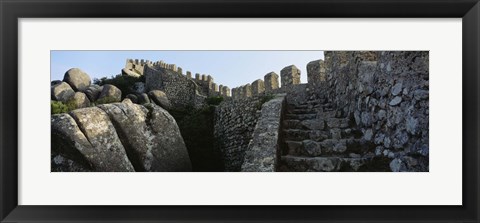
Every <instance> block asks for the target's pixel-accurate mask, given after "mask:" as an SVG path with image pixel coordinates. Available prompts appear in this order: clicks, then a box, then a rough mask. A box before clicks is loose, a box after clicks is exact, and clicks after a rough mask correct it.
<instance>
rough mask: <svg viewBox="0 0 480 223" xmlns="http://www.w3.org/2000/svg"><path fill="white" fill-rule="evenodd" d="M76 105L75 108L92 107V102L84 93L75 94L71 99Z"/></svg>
mask: <svg viewBox="0 0 480 223" xmlns="http://www.w3.org/2000/svg"><path fill="white" fill-rule="evenodd" d="M70 101H72V102H73V103H74V105H75V108H86V107H90V100H88V98H87V95H85V94H84V93H82V92H75V94H74V95H73V98H72V99H70Z"/></svg>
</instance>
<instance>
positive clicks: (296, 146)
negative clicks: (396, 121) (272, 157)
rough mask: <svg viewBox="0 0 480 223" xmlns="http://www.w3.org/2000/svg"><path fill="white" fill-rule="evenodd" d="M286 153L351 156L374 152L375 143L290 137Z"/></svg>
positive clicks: (310, 155)
mask: <svg viewBox="0 0 480 223" xmlns="http://www.w3.org/2000/svg"><path fill="white" fill-rule="evenodd" d="M284 142H285V149H286V151H284V153H285V154H288V155H302V156H309V157H315V156H332V155H334V156H349V155H350V154H359V155H364V154H367V153H369V152H372V151H373V150H374V148H375V145H372V144H367V143H365V141H363V140H359V139H351V138H350V139H331V138H327V139H324V140H320V141H316V140H312V139H303V140H300V139H298V138H293V139H292V138H290V139H286V140H285V141H284Z"/></svg>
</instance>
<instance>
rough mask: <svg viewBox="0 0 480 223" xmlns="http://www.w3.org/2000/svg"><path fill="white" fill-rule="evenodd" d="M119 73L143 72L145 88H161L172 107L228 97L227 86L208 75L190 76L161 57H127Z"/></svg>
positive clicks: (135, 74) (228, 89)
mask: <svg viewBox="0 0 480 223" xmlns="http://www.w3.org/2000/svg"><path fill="white" fill-rule="evenodd" d="M122 74H124V75H131V76H136V77H138V76H141V75H144V76H145V85H146V90H147V91H151V90H162V91H164V92H165V93H166V95H167V97H168V98H169V99H170V100H171V101H172V103H173V106H174V107H175V106H180V107H185V106H194V107H201V106H202V105H203V104H204V101H205V98H207V97H213V96H223V97H227V98H228V97H231V91H230V88H229V87H227V86H223V85H220V86H219V85H218V84H217V83H215V82H214V78H213V77H212V76H211V75H207V74H202V75H200V74H199V73H196V74H195V78H194V79H193V78H192V72H191V71H186V72H185V74H183V69H182V68H181V67H177V65H175V64H168V63H165V62H164V61H162V60H160V61H157V62H152V61H149V60H138V59H127V63H126V66H125V68H124V69H123V70H122Z"/></svg>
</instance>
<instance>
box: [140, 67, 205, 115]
mask: <svg viewBox="0 0 480 223" xmlns="http://www.w3.org/2000/svg"><path fill="white" fill-rule="evenodd" d="M144 75H145V85H146V86H145V87H146V90H147V91H151V90H161V91H163V92H165V94H166V95H167V97H168V99H169V100H170V101H171V103H172V105H173V107H180V108H184V107H188V106H193V107H201V106H202V104H203V102H204V100H205V96H203V95H201V94H199V92H198V88H199V86H198V85H196V84H195V82H194V81H192V80H190V79H187V78H186V77H184V76H183V75H181V74H179V73H177V72H174V71H172V70H167V69H164V68H154V67H153V66H146V67H145V70H144Z"/></svg>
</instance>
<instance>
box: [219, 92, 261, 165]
mask: <svg viewBox="0 0 480 223" xmlns="http://www.w3.org/2000/svg"><path fill="white" fill-rule="evenodd" d="M260 101H261V97H249V98H242V99H238V100H227V101H224V102H222V103H221V104H220V105H219V106H217V107H216V109H215V118H214V120H215V121H214V123H215V124H214V126H215V127H214V128H215V130H214V138H215V150H218V151H220V152H221V153H222V157H223V162H224V164H225V171H240V170H241V167H242V163H243V161H244V157H245V151H246V150H247V148H248V144H249V142H250V140H251V139H252V137H253V132H254V129H255V126H256V124H257V122H258V118H259V116H260V111H259V109H260V107H259V106H260V104H259V103H260Z"/></svg>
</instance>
